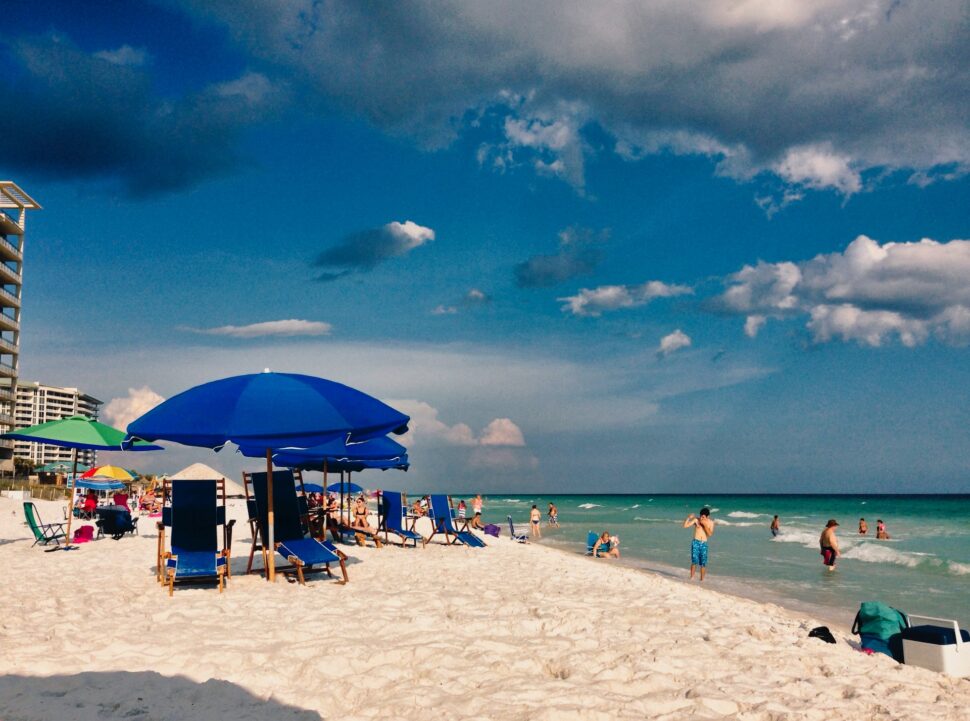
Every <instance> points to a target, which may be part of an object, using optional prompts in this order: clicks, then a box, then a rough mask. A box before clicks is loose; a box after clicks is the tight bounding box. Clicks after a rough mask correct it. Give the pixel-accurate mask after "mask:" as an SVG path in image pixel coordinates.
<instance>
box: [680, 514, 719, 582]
mask: <svg viewBox="0 0 970 721" xmlns="http://www.w3.org/2000/svg"><path fill="white" fill-rule="evenodd" d="M684 528H693V529H694V539H693V540H692V541H691V543H690V578H691V580H694V571H695V569H697V568H698V567H699V568H700V569H701V573H700V576H701V580H702V581H703V580H704V575H705V574H706V573H707V539H709V538H710V537H711V535H712V534H713V533H714V521H712V520H711V509H710V508H702V509H701V511H700V513H699V514H698V515H697V516H695V515H694V514H693V513H691V514H690V515H689V516H687V519H686V520H685V521H684Z"/></svg>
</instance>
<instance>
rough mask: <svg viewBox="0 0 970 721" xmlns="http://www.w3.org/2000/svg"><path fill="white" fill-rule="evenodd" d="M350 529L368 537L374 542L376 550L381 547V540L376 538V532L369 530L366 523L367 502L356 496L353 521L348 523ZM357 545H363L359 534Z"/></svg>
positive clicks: (372, 529)
mask: <svg viewBox="0 0 970 721" xmlns="http://www.w3.org/2000/svg"><path fill="white" fill-rule="evenodd" d="M350 527H351V528H352V529H353V530H355V531H360V532H361V533H363V534H366V535H368V536H370V537H371V538H372V539H373V541H374V545H375V546H377V547H378V548H380V547H381V539H380V538H378V537H377V530H376V529H374V528H371V526H370V524H369V523H368V522H367V501H365V500H364V497H363V496H358V497H357V500H356V501H354V519H353V521H351V522H350ZM357 543H358V544H359V545H363V539H362V537H361V536H360V535H359V534H358V537H357Z"/></svg>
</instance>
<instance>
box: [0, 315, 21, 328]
mask: <svg viewBox="0 0 970 721" xmlns="http://www.w3.org/2000/svg"><path fill="white" fill-rule="evenodd" d="M0 328H2V329H3V330H20V323H19V322H18V321H16V320H14V319H13V318H11V317H10V316H9V315H7V314H6V313H0Z"/></svg>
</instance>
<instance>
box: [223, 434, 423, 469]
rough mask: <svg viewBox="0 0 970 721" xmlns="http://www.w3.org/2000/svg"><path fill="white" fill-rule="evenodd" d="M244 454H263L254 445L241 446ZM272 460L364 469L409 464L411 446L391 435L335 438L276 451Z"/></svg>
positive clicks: (291, 464)
mask: <svg viewBox="0 0 970 721" xmlns="http://www.w3.org/2000/svg"><path fill="white" fill-rule="evenodd" d="M239 450H240V452H241V453H242V454H243V455H244V456H257V455H262V454H261V453H259V452H258V451H257V450H256V449H254V448H251V447H246V446H244V447H240V449H239ZM273 462H274V463H275V464H276V465H277V466H281V467H284V468H300V469H303V470H306V471H322V470H327V471H332V472H334V473H339V472H340V471H362V470H365V469H367V468H380V469H384V470H386V469H388V468H403V469H405V470H407V468H408V449H407V448H405V447H404V446H402V445H401V444H400V443H398V442H397V441H393V440H391V439H390V438H387V437H386V436H385V437H381V438H372V439H370V440H368V441H363V442H360V443H348V442H347V441H346V440H345V439H343V438H337V439H334V440H332V441H330V442H328V443H323V444H320V445H318V446H313V447H311V448H302V449H287V450H282V451H277V452H276V453H275V454H273Z"/></svg>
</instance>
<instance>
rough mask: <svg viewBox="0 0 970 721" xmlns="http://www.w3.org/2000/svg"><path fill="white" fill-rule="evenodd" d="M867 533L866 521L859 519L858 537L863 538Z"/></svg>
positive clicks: (867, 525)
mask: <svg viewBox="0 0 970 721" xmlns="http://www.w3.org/2000/svg"><path fill="white" fill-rule="evenodd" d="M867 533H869V524H868V523H866V519H865V518H860V519H859V535H860V536H864V535H866V534H867Z"/></svg>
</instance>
